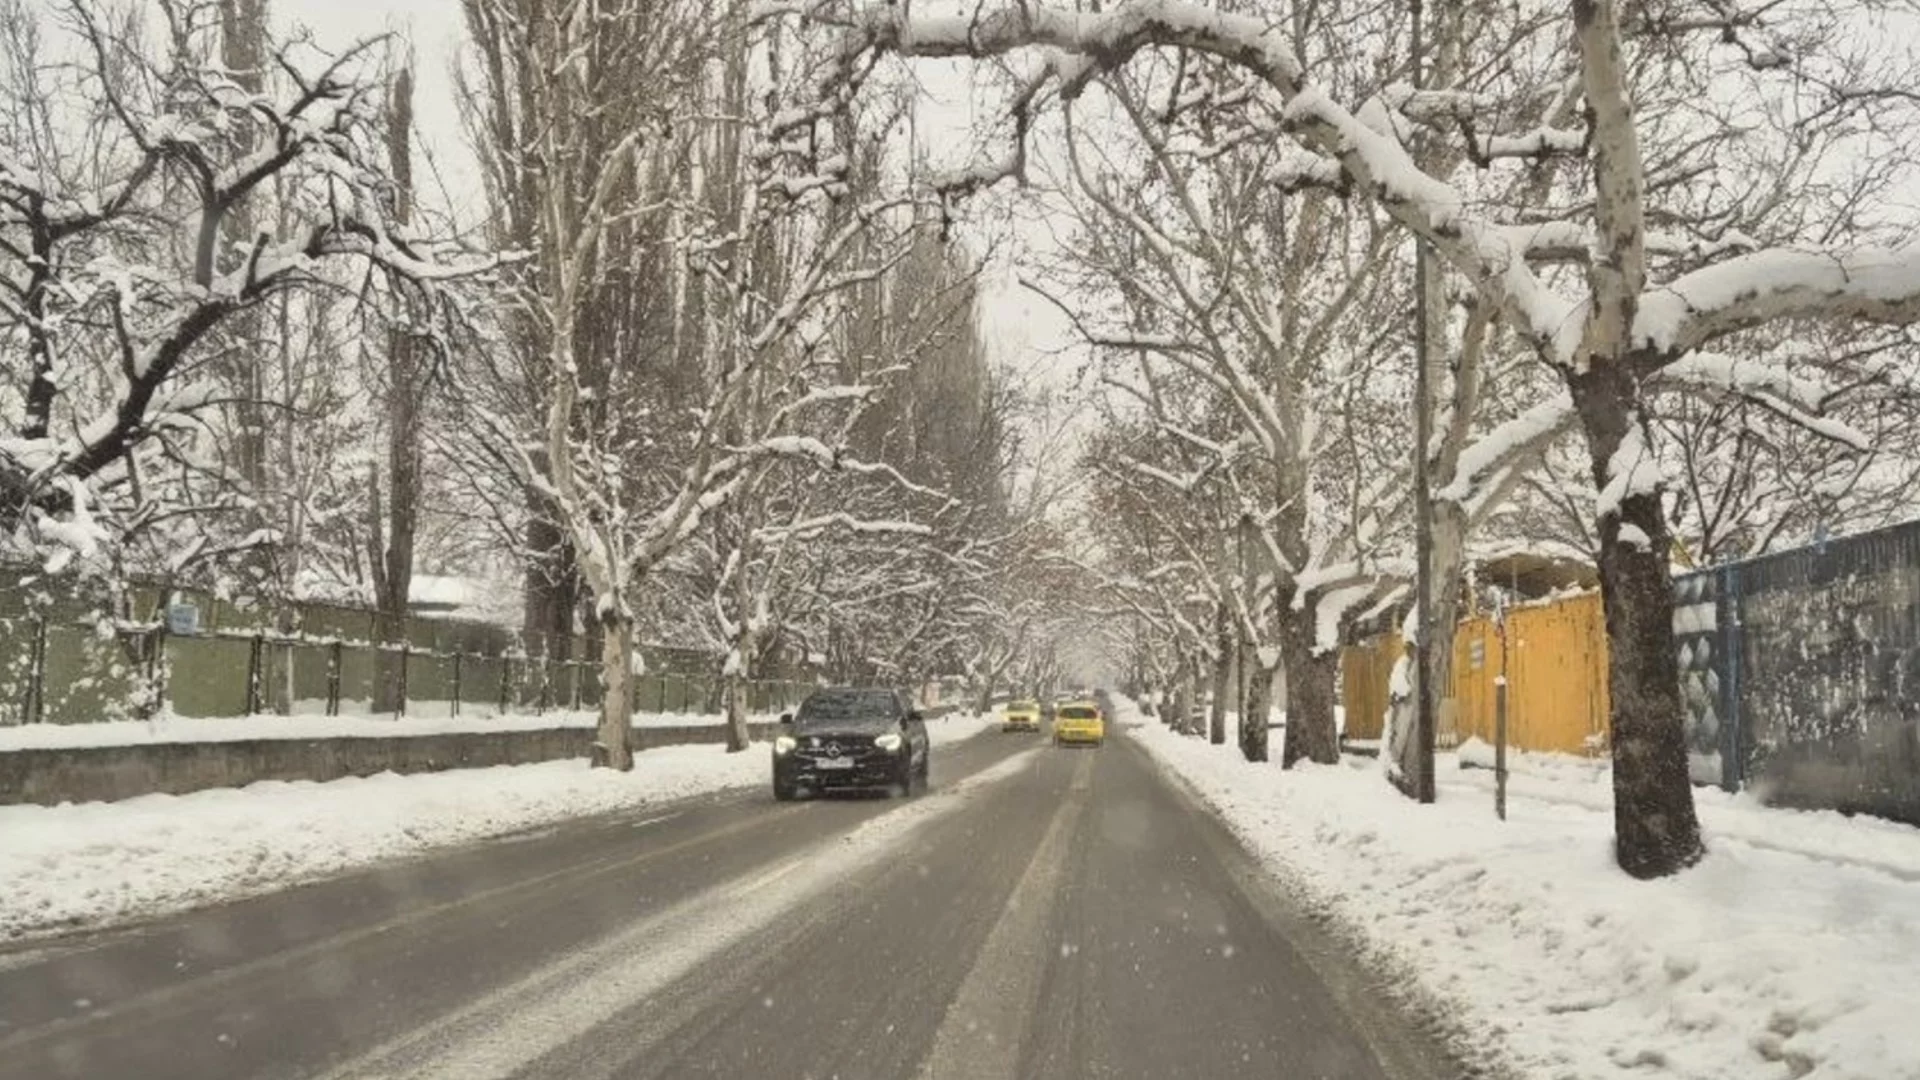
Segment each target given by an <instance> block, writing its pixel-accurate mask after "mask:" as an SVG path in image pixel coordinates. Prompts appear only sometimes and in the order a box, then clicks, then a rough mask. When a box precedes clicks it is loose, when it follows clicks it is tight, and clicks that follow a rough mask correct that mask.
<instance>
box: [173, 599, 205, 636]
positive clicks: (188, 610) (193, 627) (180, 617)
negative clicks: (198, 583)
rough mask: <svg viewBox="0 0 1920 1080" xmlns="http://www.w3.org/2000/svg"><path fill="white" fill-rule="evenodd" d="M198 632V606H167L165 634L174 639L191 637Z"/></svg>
mask: <svg viewBox="0 0 1920 1080" xmlns="http://www.w3.org/2000/svg"><path fill="white" fill-rule="evenodd" d="M199 632H200V605H198V604H168V605H167V633H169V634H172V635H174V636H175V637H192V636H194V635H195V634H198V633H199Z"/></svg>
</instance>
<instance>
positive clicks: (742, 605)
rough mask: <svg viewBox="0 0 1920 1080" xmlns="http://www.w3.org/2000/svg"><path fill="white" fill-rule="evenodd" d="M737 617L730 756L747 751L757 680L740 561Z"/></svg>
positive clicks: (730, 679) (729, 680) (729, 679)
mask: <svg viewBox="0 0 1920 1080" xmlns="http://www.w3.org/2000/svg"><path fill="white" fill-rule="evenodd" d="M733 598H734V617H735V618H737V619H738V620H739V622H738V623H736V624H735V625H736V626H738V627H739V629H738V630H736V631H735V632H734V635H733V655H732V656H731V657H729V660H730V661H731V663H730V665H729V670H728V671H727V676H726V680H725V681H726V695H727V753H729V754H737V753H739V752H741V751H742V750H745V749H746V748H747V737H748V731H747V695H748V694H749V693H751V692H752V686H751V682H752V679H753V650H754V640H753V639H754V634H753V618H752V616H753V611H752V601H753V595H752V592H751V590H750V589H749V587H748V582H747V564H746V559H744V558H742V559H741V560H740V565H739V566H738V567H737V568H736V572H735V575H734V590H733Z"/></svg>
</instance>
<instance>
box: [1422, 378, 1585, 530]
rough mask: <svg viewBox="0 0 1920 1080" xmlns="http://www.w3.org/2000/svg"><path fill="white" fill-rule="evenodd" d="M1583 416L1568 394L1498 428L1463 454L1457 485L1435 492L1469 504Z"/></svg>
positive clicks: (1461, 453)
mask: <svg viewBox="0 0 1920 1080" xmlns="http://www.w3.org/2000/svg"><path fill="white" fill-rule="evenodd" d="M1578 419H1579V413H1578V411H1577V410H1575V409H1574V407H1573V398H1572V397H1571V396H1570V395H1568V394H1567V393H1566V392H1565V391H1561V392H1559V393H1556V394H1554V395H1553V396H1552V397H1550V398H1548V399H1547V400H1545V401H1543V402H1540V403H1539V404H1538V405H1535V406H1533V407H1532V408H1530V409H1528V410H1526V411H1525V412H1523V413H1521V414H1520V415H1519V416H1516V417H1514V418H1513V419H1511V420H1509V421H1507V422H1506V423H1504V424H1501V425H1499V426H1498V427H1495V428H1494V429H1493V430H1492V431H1489V432H1488V433H1486V434H1485V435H1483V436H1481V437H1480V438H1479V439H1477V440H1475V441H1474V442H1472V443H1471V444H1469V445H1468V446H1467V447H1466V448H1465V449H1464V450H1462V451H1461V452H1460V458H1459V461H1458V463H1457V464H1456V465H1455V467H1454V479H1453V482H1452V483H1450V484H1448V485H1446V486H1445V487H1443V488H1441V489H1440V490H1439V491H1437V492H1435V493H1434V497H1435V498H1437V499H1443V500H1446V501H1448V502H1455V503H1460V504H1462V505H1465V504H1467V503H1469V502H1472V501H1474V497H1475V494H1476V492H1478V491H1479V490H1480V489H1482V488H1483V487H1485V486H1486V485H1487V484H1488V483H1490V482H1492V481H1494V480H1496V479H1497V478H1498V477H1499V475H1500V474H1501V473H1503V472H1505V471H1506V470H1507V469H1509V468H1511V467H1512V466H1513V465H1515V464H1516V463H1518V462H1520V461H1521V460H1523V459H1525V458H1527V457H1530V456H1532V455H1535V454H1538V453H1540V452H1541V451H1543V450H1545V449H1546V447H1547V446H1548V445H1549V444H1550V443H1552V442H1553V440H1555V439H1557V438H1559V437H1560V436H1561V435H1562V434H1564V433H1566V432H1567V431H1570V430H1572V428H1573V425H1574V422H1575V421H1576V420H1578Z"/></svg>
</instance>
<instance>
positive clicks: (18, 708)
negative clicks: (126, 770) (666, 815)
mask: <svg viewBox="0 0 1920 1080" xmlns="http://www.w3.org/2000/svg"><path fill="white" fill-rule="evenodd" d="M382 653H385V654H386V660H387V662H388V663H390V664H392V665H395V666H396V667H397V668H398V670H399V682H400V685H401V686H402V687H403V688H404V695H403V696H402V697H401V700H400V702H399V705H398V707H397V708H392V709H387V710H382V712H381V713H378V714H376V713H375V712H374V698H375V685H376V679H377V677H378V673H379V670H380V654H382ZM811 689H812V685H811V684H809V683H805V682H797V681H756V682H754V683H752V684H750V686H749V688H748V695H747V696H748V711H749V712H755V713H767V712H776V711H781V710H785V709H789V708H792V707H793V706H795V705H797V704H798V703H799V701H800V699H801V698H802V697H804V696H805V695H806V693H807V692H808V691H809V690H811ZM632 693H633V699H634V709H635V711H637V712H653V713H708V712H713V711H716V710H718V709H719V708H720V705H721V700H720V682H719V679H718V678H717V676H714V675H712V674H708V673H703V672H693V671H685V670H672V671H662V672H658V673H647V674H639V675H635V676H634V677H633V680H632ZM156 707H159V708H165V709H166V710H168V711H170V712H171V713H173V714H174V715H176V716H184V717H233V716H249V715H254V714H258V713H298V714H326V715H329V716H336V715H360V716H372V715H396V714H398V715H407V716H466V717H476V718H484V717H488V716H498V715H502V714H507V713H520V714H524V713H542V712H552V711H573V710H583V709H598V708H599V707H600V667H599V663H598V661H597V660H591V659H578V660H566V661H557V660H553V661H550V660H546V659H543V658H541V657H529V656H525V655H516V654H514V653H485V652H478V651H466V650H460V649H445V648H432V647H421V646H419V645H418V644H416V643H414V642H412V641H409V642H408V643H406V644H401V645H394V646H376V645H372V644H368V643H367V642H365V641H351V640H347V639H344V638H337V637H336V638H332V639H327V638H316V637H314V636H312V635H311V634H303V635H299V636H290V635H283V634H273V633H268V632H265V631H253V632H249V631H247V630H244V629H227V630H216V631H214V632H211V633H198V634H193V635H176V634H168V633H166V631H165V630H164V628H160V627H128V626H126V625H124V624H122V625H119V626H115V625H113V624H111V623H100V624H86V623H81V622H77V621H75V620H72V619H61V618H57V617H52V616H44V615H11V616H0V725H16V724H32V723H55V724H74V723H89V722H93V721H100V720H125V719H138V718H140V717H142V716H145V715H151V713H152V712H153V711H154V710H155V708H156Z"/></svg>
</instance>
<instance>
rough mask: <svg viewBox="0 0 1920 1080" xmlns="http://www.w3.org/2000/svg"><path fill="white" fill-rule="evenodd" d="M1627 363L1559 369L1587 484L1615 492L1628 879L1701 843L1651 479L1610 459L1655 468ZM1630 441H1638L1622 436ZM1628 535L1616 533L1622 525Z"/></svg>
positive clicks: (1620, 755) (1606, 543) (1687, 854)
mask: <svg viewBox="0 0 1920 1080" xmlns="http://www.w3.org/2000/svg"><path fill="white" fill-rule="evenodd" d="M1631 372H1632V365H1631V363H1630V362H1615V363H1604V364H1603V363H1595V364H1594V365H1593V366H1592V367H1591V368H1589V369H1588V371H1587V372H1586V373H1585V374H1580V375H1573V376H1569V378H1568V380H1567V381H1568V384H1569V387H1570V389H1571V390H1572V392H1573V402H1574V406H1575V407H1576V408H1577V409H1579V411H1580V422H1581V426H1582V428H1583V430H1584V431H1585V433H1586V437H1587V447H1588V450H1589V451H1590V452H1591V454H1592V458H1593V474H1594V484H1595V486H1596V487H1597V488H1598V489H1599V490H1600V491H1602V492H1603V493H1605V492H1608V491H1609V488H1610V487H1611V488H1613V489H1614V490H1620V489H1622V488H1624V490H1625V494H1624V496H1623V497H1621V498H1620V499H1619V500H1618V507H1619V509H1618V511H1617V512H1603V513H1602V515H1601V517H1600V522H1599V526H1600V592H1601V600H1602V603H1603V606H1604V607H1605V610H1606V620H1607V650H1608V658H1609V662H1608V665H1607V689H1608V691H1609V692H1610V693H1611V695H1612V706H1611V709H1610V712H1609V717H1608V719H1609V721H1610V723H1611V726H1612V742H1613V827H1614V857H1615V858H1616V859H1617V860H1618V861H1619V863H1620V868H1621V869H1622V870H1625V871H1626V872H1627V873H1629V874H1632V875H1633V876H1634V877H1638V878H1651V877H1661V876H1664V875H1667V874H1671V873H1674V872H1676V871H1678V870H1682V869H1684V868H1686V867H1688V866H1691V865H1692V864H1693V863H1695V862H1696V861H1698V860H1699V858H1700V856H1701V855H1702V854H1704V853H1705V847H1704V846H1703V845H1702V843H1701V839H1700V823H1699V820H1698V819H1697V818H1696V817H1695V815H1694V807H1693V783H1692V780H1691V779H1690V778H1689V777H1688V775H1687V747H1686V729H1685V722H1684V715H1685V714H1684V713H1683V711H1682V704H1681V699H1680V670H1679V663H1678V661H1677V659H1676V656H1675V652H1674V640H1673V583H1672V581H1671V580H1670V579H1669V577H1668V565H1667V558H1668V555H1667V553H1668V552H1669V551H1670V550H1671V548H1672V543H1673V540H1672V537H1671V535H1670V534H1669V532H1668V530H1667V521H1666V515H1665V514H1664V513H1662V512H1661V507H1660V491H1659V488H1658V486H1657V485H1654V484H1643V483H1630V482H1626V481H1623V480H1621V479H1620V478H1618V477H1616V476H1615V475H1614V472H1615V470H1616V469H1626V470H1641V469H1651V468H1653V467H1654V466H1653V462H1652V456H1653V447H1652V443H1651V436H1650V433H1649V432H1648V431H1647V429H1646V426H1645V423H1644V420H1643V417H1644V415H1645V414H1644V411H1643V410H1642V408H1641V407H1640V397H1639V387H1638V386H1637V385H1636V383H1635V381H1634V377H1633V375H1632V373H1631ZM1629 440H1634V441H1635V442H1637V445H1638V447H1639V448H1638V449H1637V450H1636V449H1635V446H1634V445H1628V446H1627V447H1626V449H1625V450H1624V451H1623V449H1622V445H1623V444H1627V443H1629ZM1623 532H1625V533H1627V536H1626V537H1625V538H1623V537H1622V535H1621V534H1622V533H1623Z"/></svg>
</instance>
